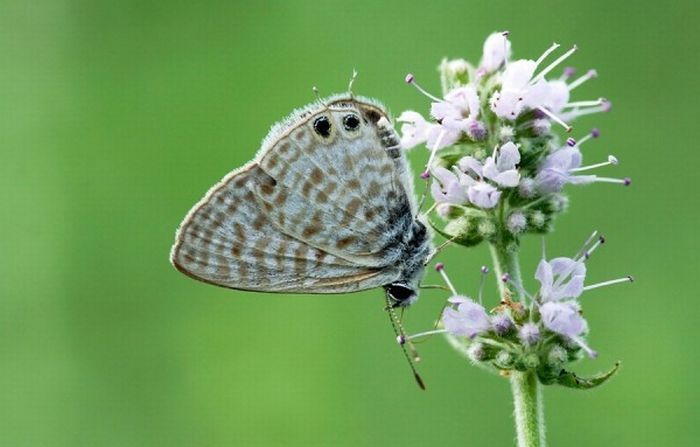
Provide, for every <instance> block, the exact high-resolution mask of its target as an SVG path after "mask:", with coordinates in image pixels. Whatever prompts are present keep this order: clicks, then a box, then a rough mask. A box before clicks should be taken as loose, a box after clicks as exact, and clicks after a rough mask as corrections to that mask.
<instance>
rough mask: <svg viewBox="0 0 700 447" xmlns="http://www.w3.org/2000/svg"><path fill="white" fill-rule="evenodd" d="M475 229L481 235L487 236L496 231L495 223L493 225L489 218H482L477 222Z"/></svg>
mask: <svg viewBox="0 0 700 447" xmlns="http://www.w3.org/2000/svg"><path fill="white" fill-rule="evenodd" d="M477 231H478V232H479V235H480V236H481V237H483V238H489V237H491V236H493V234H494V233H495V232H496V225H494V224H493V222H491V220H490V219H482V220H481V222H479V226H478V227H477Z"/></svg>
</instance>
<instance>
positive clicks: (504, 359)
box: [493, 351, 514, 369]
mask: <svg viewBox="0 0 700 447" xmlns="http://www.w3.org/2000/svg"><path fill="white" fill-rule="evenodd" d="M513 363H514V359H513V354H511V353H510V352H508V351H500V352H499V353H498V354H496V359H495V360H494V361H493V364H494V365H495V366H496V367H497V368H501V369H511V368H512V367H513Z"/></svg>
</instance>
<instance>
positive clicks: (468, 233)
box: [444, 216, 483, 247]
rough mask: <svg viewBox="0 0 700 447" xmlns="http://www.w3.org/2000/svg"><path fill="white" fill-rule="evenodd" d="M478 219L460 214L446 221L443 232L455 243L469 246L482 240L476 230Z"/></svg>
mask: <svg viewBox="0 0 700 447" xmlns="http://www.w3.org/2000/svg"><path fill="white" fill-rule="evenodd" d="M479 221H480V219H476V218H474V217H467V216H461V217H458V218H456V219H454V220H450V221H449V222H447V224H446V225H445V230H444V232H445V234H446V235H447V236H448V237H450V238H454V241H455V243H458V244H460V245H464V246H466V247H470V246H472V245H476V244H478V243H479V242H481V241H482V240H483V237H482V236H481V235H480V234H479V232H478V230H477V226H478V224H479Z"/></svg>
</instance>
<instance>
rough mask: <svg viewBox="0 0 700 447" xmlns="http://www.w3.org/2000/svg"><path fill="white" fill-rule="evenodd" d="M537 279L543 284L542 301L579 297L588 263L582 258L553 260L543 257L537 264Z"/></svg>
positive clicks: (541, 290)
mask: <svg viewBox="0 0 700 447" xmlns="http://www.w3.org/2000/svg"><path fill="white" fill-rule="evenodd" d="M535 279H537V280H538V281H539V282H540V285H541V286H540V298H541V300H542V302H548V301H561V300H564V299H570V298H578V297H579V296H580V295H581V293H583V281H584V280H585V279H586V265H585V264H584V263H583V260H581V259H578V260H574V259H571V258H555V259H552V260H551V261H547V260H545V259H542V260H541V261H540V263H539V265H538V266H537V271H536V272H535Z"/></svg>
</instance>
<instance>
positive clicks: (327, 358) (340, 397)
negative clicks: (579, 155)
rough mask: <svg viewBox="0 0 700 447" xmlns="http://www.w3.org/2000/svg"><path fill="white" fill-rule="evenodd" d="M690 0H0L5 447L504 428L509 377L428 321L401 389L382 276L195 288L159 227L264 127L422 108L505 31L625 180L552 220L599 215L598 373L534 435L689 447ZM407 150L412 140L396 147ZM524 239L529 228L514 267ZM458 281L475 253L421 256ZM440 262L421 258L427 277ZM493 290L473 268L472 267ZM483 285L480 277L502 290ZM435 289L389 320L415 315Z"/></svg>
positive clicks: (399, 436) (556, 400) (483, 437)
mask: <svg viewBox="0 0 700 447" xmlns="http://www.w3.org/2000/svg"><path fill="white" fill-rule="evenodd" d="M698 8H699V7H698V4H697V2H693V1H690V0H689V1H679V2H670V3H666V4H664V3H662V2H658V1H649V0H642V1H639V2H635V3H629V2H614V1H609V0H605V1H603V0H595V1H593V0H589V1H586V2H549V1H528V2H504V1H489V2H469V1H453V2H439V1H431V2H423V3H412V2H406V1H401V2H398V1H396V2H390V1H386V2H378V1H365V0H362V1H360V0H356V1H294V2H292V1H289V2H271V1H258V2H249V3H244V2H236V1H233V2H224V1H197V2H191V1H170V2H161V1H144V0H139V1H119V2H110V1H78V0H73V1H70V0H65V1H60V0H54V1H31V2H29V1H27V2H25V1H14V2H13V1H1V2H0V111H1V115H0V141H1V142H2V143H1V146H0V147H1V149H0V150H1V151H2V152H1V153H2V158H1V159H0V185H1V187H0V200H1V203H2V206H3V208H4V210H3V211H2V215H1V216H2V217H1V219H0V233H1V234H2V236H1V237H0V272H2V273H0V445H2V446H12V447H15V446H44V445H46V446H48V445H51V446H83V445H85V446H97V445H99V446H151V445H168V446H193V445H197V446H219V445H241V446H275V445H289V446H357V445H386V446H414V445H415V446H419V445H422V446H425V445H441V446H465V445H475V446H478V445H498V446H501V445H502V446H507V445H512V444H513V439H514V430H513V427H512V420H511V413H512V408H511V402H510V392H509V387H508V384H507V382H506V381H504V380H503V379H500V378H498V377H495V376H489V375H487V374H485V373H483V372H481V371H479V370H477V369H475V368H473V367H471V366H470V365H468V364H467V362H466V361H464V360H463V359H461V358H460V357H458V356H457V355H456V354H454V353H453V352H452V351H451V350H450V348H449V347H448V346H447V345H446V344H445V343H444V341H443V340H442V339H439V338H436V339H433V340H431V341H429V342H427V343H425V344H423V345H421V346H420V348H421V349H420V351H421V354H422V357H423V359H424V361H423V362H422V364H421V365H420V367H421V371H422V373H423V375H424V377H425V379H426V381H427V383H428V391H427V392H420V391H419V390H418V389H417V388H416V386H415V384H414V383H413V380H412V378H411V377H410V374H409V372H408V368H407V367H406V365H405V364H404V359H403V358H402V355H401V353H400V351H399V349H398V348H397V347H396V346H395V343H394V341H393V335H392V332H391V328H390V326H389V324H388V322H387V321H386V320H387V318H386V315H385V314H384V312H382V311H381V308H382V294H381V292H380V291H372V292H366V293H361V294H357V295H352V296H335V297H324V296H294V297H293V296H273V295H263V294H251V293H238V292H233V291H229V290H224V289H219V288H216V287H212V286H208V285H205V284H202V283H198V282H195V281H193V280H191V279H189V278H186V277H185V276H183V275H181V274H179V273H177V272H176V271H175V270H174V269H173V268H172V267H171V266H170V264H169V263H168V260H167V257H168V250H169V248H170V245H171V243H172V240H173V235H174V231H175V228H176V226H177V225H178V223H179V222H180V220H181V219H182V217H183V216H184V214H185V213H186V212H187V210H188V209H189V208H190V206H191V205H192V204H193V203H194V202H195V201H196V200H198V199H199V198H200V197H201V196H202V195H203V193H204V192H205V191H206V190H207V188H209V186H210V185H212V184H213V183H214V182H215V181H217V180H219V178H220V177H222V176H223V175H224V174H225V173H226V172H228V171H229V170H231V169H233V168H235V167H237V166H239V165H241V164H242V163H244V162H245V161H246V160H248V159H250V158H251V157H252V156H253V154H254V153H255V152H256V150H257V147H258V144H259V142H260V140H261V139H262V138H263V136H264V135H265V134H266V132H267V129H268V128H269V126H270V125H271V124H272V123H273V122H275V121H276V120H278V119H280V118H281V117H282V116H284V115H285V114H287V113H288V112H289V111H290V110H291V109H292V108H294V107H297V106H301V105H303V104H305V103H308V102H311V101H312V100H313V95H312V93H311V87H312V86H313V85H317V86H318V87H319V89H320V90H321V92H323V93H331V92H333V91H342V90H343V89H344V88H345V86H346V84H347V81H348V77H349V74H350V72H351V71H352V69H353V67H356V68H357V69H358V70H359V72H360V78H359V79H358V81H357V84H356V91H357V92H358V93H360V94H363V95H367V96H374V97H378V98H381V100H382V101H383V102H385V103H386V104H387V105H388V106H389V107H390V108H391V110H392V111H393V112H394V113H395V114H398V113H399V112H400V111H402V110H404V109H407V108H413V109H417V110H419V111H421V112H427V108H428V103H427V102H426V101H425V99H424V98H423V97H420V96H418V95H417V93H416V92H415V91H414V90H412V89H411V88H409V87H407V86H406V85H405V84H404V83H403V78H404V75H405V74H406V72H408V71H412V72H413V73H415V75H416V78H417V79H419V80H420V81H421V82H422V84H424V85H425V87H427V88H428V89H430V90H432V91H435V92H437V91H438V79H437V73H436V71H435V67H436V65H437V63H438V62H439V61H440V59H441V58H442V57H444V56H448V57H465V58H468V59H471V60H474V61H478V59H479V57H480V54H481V45H482V42H483V39H484V38H485V37H486V36H487V35H488V34H489V33H490V32H492V31H495V30H500V29H508V30H510V31H511V33H512V34H511V38H512V42H513V48H514V51H515V53H514V56H515V57H529V58H536V57H537V56H539V55H540V54H541V52H542V51H543V50H544V49H545V48H547V47H548V46H549V45H550V44H551V42H552V41H557V42H560V43H562V44H563V45H564V46H565V47H567V46H569V45H571V44H574V43H576V44H578V45H579V46H580V49H581V51H579V52H578V53H577V54H576V55H575V56H574V57H573V58H572V59H571V60H570V62H571V63H573V64H575V65H576V66H578V67H579V68H580V69H581V70H585V69H588V68H590V67H594V68H596V69H597V70H598V71H599V73H600V78H599V79H598V80H595V81H593V82H590V83H589V84H587V85H586V86H584V87H582V88H581V89H580V91H578V90H577V94H576V98H579V99H590V98H596V97H598V96H606V97H608V98H609V99H611V100H612V101H613V103H614V108H613V111H612V113H609V114H606V115H596V116H593V117H586V118H585V119H581V120H579V121H577V122H576V129H575V130H574V136H581V135H582V134H584V133H585V132H586V131H587V130H588V129H590V128H591V127H593V126H597V127H600V128H601V130H602V137H601V138H600V139H599V140H598V141H596V142H592V143H589V144H590V145H589V146H587V148H586V153H587V154H588V155H587V157H588V160H599V159H603V158H604V157H605V156H606V155H607V154H608V153H614V154H615V155H617V156H618V158H620V160H621V165H620V166H619V167H618V168H616V171H615V172H614V173H615V174H620V175H629V176H631V177H632V178H633V179H634V184H633V186H632V187H630V188H622V187H617V186H616V185H605V184H603V185H593V186H590V187H582V188H576V189H574V188H570V192H571V198H572V207H571V209H570V211H569V212H568V213H567V214H566V215H565V216H563V217H562V218H561V219H560V220H559V222H558V225H557V231H556V233H555V234H553V235H552V236H551V237H549V239H548V246H549V250H550V253H552V254H561V255H569V254H571V253H573V252H574V251H575V249H576V248H578V246H579V244H580V243H581V242H582V241H583V239H584V238H585V237H586V236H587V235H588V234H589V232H590V231H591V230H592V229H594V228H598V229H600V230H602V231H603V232H605V234H606V235H607V236H608V239H609V244H606V246H605V247H604V248H603V249H602V250H600V252H599V253H596V256H595V258H594V259H593V260H592V262H591V263H590V275H589V279H590V280H591V281H597V280H604V279H608V278H612V277H617V276H619V275H621V274H627V273H633V274H635V275H636V276H637V278H638V281H637V282H636V283H635V284H634V285H631V286H617V287H615V288H610V289H603V290H600V291H595V292H591V293H590V294H589V295H588V296H587V297H586V298H585V301H584V307H585V311H586V316H587V318H588V320H589V322H590V324H591V327H592V335H591V338H590V342H591V344H592V346H594V347H595V348H596V349H598V350H599V351H600V354H601V355H600V357H599V358H598V359H596V360H593V361H586V362H584V363H582V364H580V365H577V371H578V372H581V373H591V372H595V371H598V370H602V369H604V368H607V367H609V366H611V365H612V363H613V362H614V361H616V360H618V359H620V360H622V361H623V370H622V372H621V374H620V375H619V376H618V377H617V378H615V380H613V381H612V382H611V383H610V384H609V385H607V386H605V387H603V388H601V389H599V390H595V391H593V392H576V391H571V390H568V389H561V388H551V387H550V388H547V389H546V390H545V399H546V414H547V424H548V434H549V439H550V443H551V445H567V446H570V447H573V446H591V445H609V444H613V443H614V444H615V445H623V446H658V445H673V446H690V445H697V441H698V438H700V426H699V425H698V423H697V422H698V421H697V417H698V413H697V402H698V401H700V391H699V390H700V388H699V387H698V386H697V377H696V376H697V371H698V367H700V359H699V358H698V355H697V349H696V348H695V346H694V345H692V343H693V340H694V339H693V338H692V337H693V336H695V335H696V334H697V329H696V325H697V321H698V311H700V306H699V305H698V299H697V298H698V286H697V278H696V276H695V275H697V269H698V262H697V249H698V247H697V242H696V240H697V224H698V216H699V215H700V214H699V213H700V212H699V211H698V199H697V195H696V194H695V190H693V189H692V188H691V187H692V182H693V181H695V180H696V179H697V174H696V172H697V164H698V162H700V151H698V150H697V149H696V147H695V146H696V141H695V139H696V134H697V129H696V127H697V124H696V123H695V121H696V120H697V99H698V97H699V95H698V93H699V92H698V83H697V81H695V80H694V78H695V77H696V76H697V73H698V68H699V67H698V62H697V55H698V50H699V48H698V37H700V36H699V35H698V31H697V30H698V26H697V23H698V20H699V19H700V14H698V12H699V10H698ZM425 155H426V154H425V153H424V152H422V151H414V152H413V153H412V154H411V157H412V159H413V161H414V166H417V165H419V163H422V162H424V159H425ZM538 246H539V241H538V239H537V238H532V237H531V238H526V239H525V240H524V255H523V269H524V272H525V274H526V275H527V276H528V278H529V279H528V285H529V286H530V287H534V286H533V284H532V282H533V281H532V279H531V275H532V272H533V271H534V267H535V263H536V261H537V258H538V251H539V249H538ZM441 260H443V261H444V262H446V263H447V265H448V268H449V269H450V271H451V272H452V276H453V279H454V280H455V282H457V283H458V284H457V285H458V287H459V288H460V289H461V290H464V291H466V292H469V293H474V292H475V291H476V288H477V285H476V284H477V278H478V273H477V272H478V267H479V266H480V265H481V264H484V263H488V262H489V259H488V253H487V250H486V249H485V247H479V248H477V249H472V250H469V251H462V250H460V249H456V248H455V249H450V250H448V251H447V252H446V253H445V254H444V255H442V256H441ZM435 281H437V278H436V276H435V274H434V273H432V272H431V273H430V274H429V277H428V279H427V282H435ZM489 286H492V284H489ZM494 289H495V287H491V288H490V289H489V294H490V297H491V298H490V299H491V300H493V302H495V290H494ZM443 299H444V295H443V294H441V293H438V292H435V291H428V292H427V293H424V295H423V297H422V299H421V301H420V302H419V304H418V305H417V306H415V307H414V308H412V309H410V311H409V312H408V314H407V316H406V324H407V326H408V327H409V330H413V331H418V330H422V329H424V328H427V327H428V326H429V325H430V324H431V321H432V319H433V318H434V317H435V315H437V313H438V311H439V308H440V306H441V303H442V300H443Z"/></svg>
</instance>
